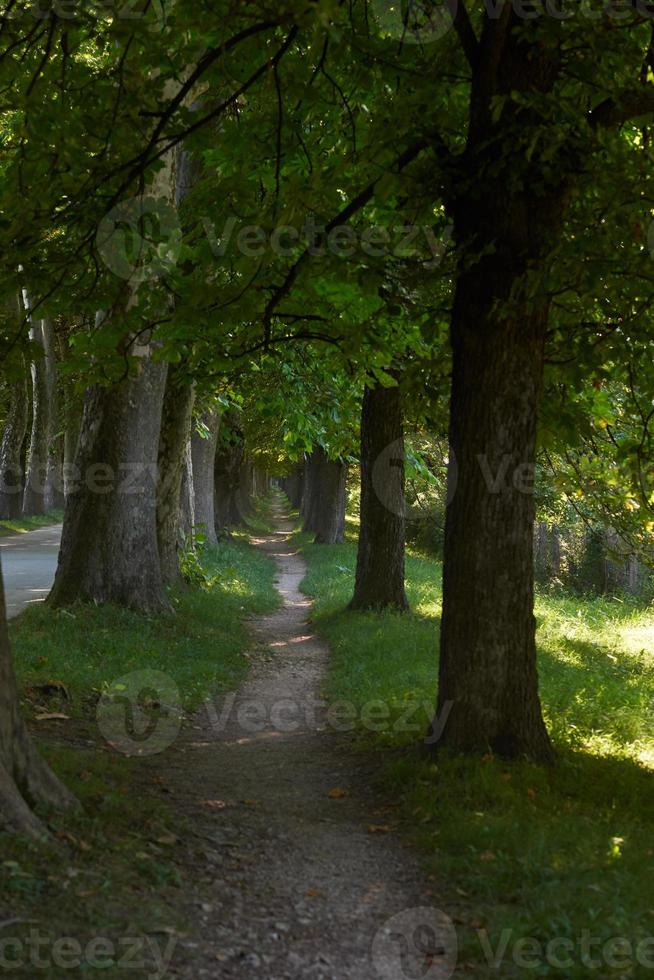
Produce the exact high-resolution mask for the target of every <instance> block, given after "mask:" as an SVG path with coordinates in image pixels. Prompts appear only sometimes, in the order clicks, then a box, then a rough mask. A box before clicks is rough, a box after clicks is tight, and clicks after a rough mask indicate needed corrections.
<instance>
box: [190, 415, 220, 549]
mask: <svg viewBox="0 0 654 980" xmlns="http://www.w3.org/2000/svg"><path fill="white" fill-rule="evenodd" d="M200 421H201V423H202V425H203V427H204V428H205V429H206V432H205V433H203V434H200V432H198V430H197V428H195V427H194V428H193V435H192V436H191V455H192V458H193V493H194V501H195V523H196V527H197V528H198V529H199V531H200V533H201V534H203V535H204V538H205V542H206V544H208V545H209V546H210V547H215V546H216V545H217V544H218V536H217V534H216V518H215V513H214V496H215V475H214V471H215V461H216V445H217V442H218V431H219V429H220V414H219V412H204V414H203V415H202V417H201V420H200Z"/></svg>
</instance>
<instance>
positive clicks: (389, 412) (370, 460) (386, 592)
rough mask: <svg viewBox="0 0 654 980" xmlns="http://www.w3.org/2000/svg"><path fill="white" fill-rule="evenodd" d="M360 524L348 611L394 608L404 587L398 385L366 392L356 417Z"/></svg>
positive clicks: (402, 602)
mask: <svg viewBox="0 0 654 980" xmlns="http://www.w3.org/2000/svg"><path fill="white" fill-rule="evenodd" d="M360 516H361V526H360V530H359V548H358V553H357V570H356V580H355V586H354V596H353V598H352V601H351V603H350V609H377V610H381V609H389V608H390V609H398V610H400V611H405V610H407V609H408V608H409V602H408V600H407V597H406V592H405V589H404V548H405V500H404V422H403V415H402V396H401V392H400V389H399V387H393V388H384V387H382V386H381V385H376V386H375V387H374V388H366V389H365V391H364V395H363V406H362V413H361V507H360Z"/></svg>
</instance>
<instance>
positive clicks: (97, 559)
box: [50, 356, 170, 614]
mask: <svg viewBox="0 0 654 980" xmlns="http://www.w3.org/2000/svg"><path fill="white" fill-rule="evenodd" d="M165 383H166V366H165V365H162V364H154V363H153V362H152V361H151V360H150V359H149V358H148V357H147V356H144V357H143V358H142V360H141V363H140V365H139V372H138V375H137V376H136V377H131V378H129V379H127V380H126V381H123V382H122V383H120V384H118V385H114V386H113V387H110V388H101V387H99V386H95V387H93V388H91V389H89V391H88V392H87V395H86V400H85V404H84V412H83V419H82V428H81V432H80V437H79V445H78V451H77V456H76V460H75V466H76V469H77V471H78V472H79V474H80V479H79V481H78V483H77V486H76V487H75V488H74V489H71V492H70V494H69V497H68V499H67V501H66V510H65V516H64V530H63V538H62V543H61V552H60V554H59V566H58V568H57V575H56V579H55V584H54V587H53V589H52V593H51V596H50V601H51V602H52V603H53V604H54V605H56V606H65V605H69V604H71V603H73V602H75V601H76V600H78V599H79V600H83V601H90V602H115V603H118V604H119V605H122V606H128V607H130V608H132V609H136V610H138V611H140V612H144V613H152V614H154V613H159V612H163V611H168V610H169V609H170V606H169V604H168V600H167V598H166V594H165V591H164V587H163V581H162V577H161V567H160V564H159V550H158V547H157V522H156V491H157V454H158V446H159V431H160V425H161V408H162V401H163V394H164V387H165Z"/></svg>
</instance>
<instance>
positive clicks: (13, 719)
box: [0, 570, 78, 837]
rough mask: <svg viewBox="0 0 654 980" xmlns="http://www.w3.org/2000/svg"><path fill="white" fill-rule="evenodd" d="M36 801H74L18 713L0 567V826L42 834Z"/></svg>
mask: <svg viewBox="0 0 654 980" xmlns="http://www.w3.org/2000/svg"><path fill="white" fill-rule="evenodd" d="M37 804H46V805H48V806H51V807H54V808H56V809H70V808H74V807H76V806H77V805H78V804H77V801H76V800H75V798H74V797H73V796H72V794H71V793H70V792H69V791H68V790H67V789H66V787H65V786H63V785H62V783H60V782H59V780H58V779H57V777H56V776H55V775H54V773H53V772H52V771H51V769H50V768H49V767H48V766H47V765H46V763H45V762H44V761H43V759H42V758H41V756H40V755H39V754H38V752H37V751H36V749H35V748H34V745H33V744H32V741H31V739H30V737H29V735H28V733H27V728H26V727H25V722H24V721H23V718H22V716H21V713H20V706H19V701H18V691H17V688H16V678H15V676H14V670H13V666H12V662H11V651H10V649H9V635H8V632H7V619H6V609H5V597H4V587H3V582H2V572H1V570H0V828H1V829H2V830H6V831H11V832H15V833H20V834H25V835H28V836H30V837H42V836H44V835H45V833H46V830H45V827H44V825H43V824H42V823H41V821H40V820H39V819H38V817H37V816H36V815H35V813H34V807H35V806H36V805H37Z"/></svg>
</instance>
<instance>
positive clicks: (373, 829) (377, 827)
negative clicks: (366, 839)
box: [368, 823, 391, 834]
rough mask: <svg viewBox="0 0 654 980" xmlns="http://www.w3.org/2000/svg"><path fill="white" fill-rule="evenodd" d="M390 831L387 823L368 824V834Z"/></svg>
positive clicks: (388, 832) (387, 832)
mask: <svg viewBox="0 0 654 980" xmlns="http://www.w3.org/2000/svg"><path fill="white" fill-rule="evenodd" d="M390 832H391V828H390V827H389V826H388V824H385V823H381V824H376V823H371V824H370V825H369V826H368V833H369V834H390Z"/></svg>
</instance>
